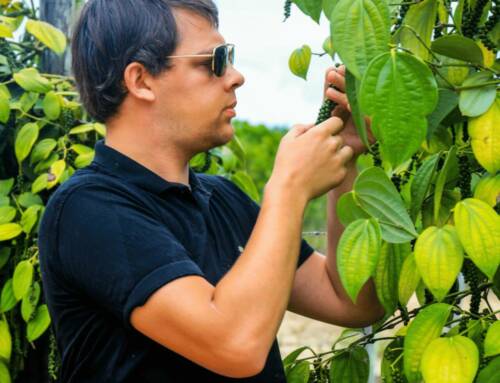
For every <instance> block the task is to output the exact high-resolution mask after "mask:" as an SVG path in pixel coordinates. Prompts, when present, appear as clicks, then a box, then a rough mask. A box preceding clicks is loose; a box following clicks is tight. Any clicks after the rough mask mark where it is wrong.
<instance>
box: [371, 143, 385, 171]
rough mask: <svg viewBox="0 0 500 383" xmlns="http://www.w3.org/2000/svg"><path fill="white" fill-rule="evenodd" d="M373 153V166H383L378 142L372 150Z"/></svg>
mask: <svg viewBox="0 0 500 383" xmlns="http://www.w3.org/2000/svg"><path fill="white" fill-rule="evenodd" d="M370 150H371V153H372V157H373V165H374V166H378V167H381V166H382V158H381V157H380V144H379V143H378V142H376V143H374V144H373V145H372V146H371V148H370Z"/></svg>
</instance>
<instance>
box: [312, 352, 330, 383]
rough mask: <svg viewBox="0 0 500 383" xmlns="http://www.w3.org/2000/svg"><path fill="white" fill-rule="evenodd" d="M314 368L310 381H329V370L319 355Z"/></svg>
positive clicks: (314, 382) (319, 382)
mask: <svg viewBox="0 0 500 383" xmlns="http://www.w3.org/2000/svg"><path fill="white" fill-rule="evenodd" d="M313 368H314V370H313V372H312V374H311V378H312V379H311V380H310V381H311V382H313V383H328V370H327V369H325V368H324V367H323V365H322V359H321V357H319V356H318V357H317V358H316V359H314V362H313Z"/></svg>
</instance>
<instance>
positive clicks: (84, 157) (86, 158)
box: [75, 151, 95, 169]
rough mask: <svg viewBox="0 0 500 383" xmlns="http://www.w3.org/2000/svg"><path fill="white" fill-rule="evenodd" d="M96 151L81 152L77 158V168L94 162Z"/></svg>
mask: <svg viewBox="0 0 500 383" xmlns="http://www.w3.org/2000/svg"><path fill="white" fill-rule="evenodd" d="M94 157H95V153H94V151H92V152H91V153H85V154H80V155H79V156H78V157H76V159H75V167H76V168H77V169H81V168H84V167H86V166H88V165H90V164H91V163H92V161H93V160H94Z"/></svg>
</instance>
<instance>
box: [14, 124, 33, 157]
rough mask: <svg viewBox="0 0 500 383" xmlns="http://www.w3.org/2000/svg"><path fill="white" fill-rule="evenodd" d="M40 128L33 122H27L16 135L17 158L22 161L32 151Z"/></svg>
mask: <svg viewBox="0 0 500 383" xmlns="http://www.w3.org/2000/svg"><path fill="white" fill-rule="evenodd" d="M38 134H39V128H38V125H37V124H35V123H33V122H28V123H27V124H25V125H24V126H23V127H22V128H21V130H20V131H19V133H18V134H17V136H16V142H15V151H16V158H17V161H18V162H19V163H21V162H22V161H23V160H24V159H25V158H26V157H28V155H29V154H30V152H31V149H32V148H33V145H34V144H35V142H36V140H37V139H38Z"/></svg>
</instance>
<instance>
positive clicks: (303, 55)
mask: <svg viewBox="0 0 500 383" xmlns="http://www.w3.org/2000/svg"><path fill="white" fill-rule="evenodd" d="M311 55H312V52H311V48H310V47H309V45H302V48H298V49H295V50H294V51H293V52H292V54H291V55H290V59H289V60H288V66H289V68H290V70H291V71H292V73H293V74H294V75H296V76H298V77H301V78H303V79H304V80H307V72H308V71H309V65H310V64H311Z"/></svg>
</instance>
